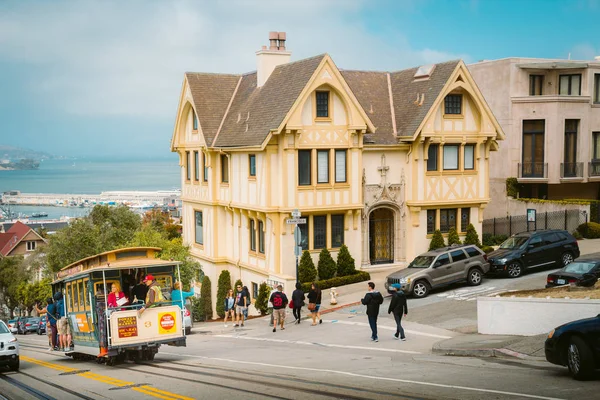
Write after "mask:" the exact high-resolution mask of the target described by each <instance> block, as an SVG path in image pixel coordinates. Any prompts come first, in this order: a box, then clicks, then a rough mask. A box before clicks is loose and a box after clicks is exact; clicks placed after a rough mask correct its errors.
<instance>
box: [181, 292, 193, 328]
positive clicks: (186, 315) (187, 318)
mask: <svg viewBox="0 0 600 400" xmlns="http://www.w3.org/2000/svg"><path fill="white" fill-rule="evenodd" d="M191 309H192V303H191V301H190V300H189V299H188V300H187V301H186V302H185V308H184V309H183V326H184V327H185V334H186V335H189V334H190V332H192V326H194V320H193V319H192V313H191V312H190V310H191Z"/></svg>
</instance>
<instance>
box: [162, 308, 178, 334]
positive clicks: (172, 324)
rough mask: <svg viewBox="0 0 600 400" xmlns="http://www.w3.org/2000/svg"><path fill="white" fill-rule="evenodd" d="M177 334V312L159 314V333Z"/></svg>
mask: <svg viewBox="0 0 600 400" xmlns="http://www.w3.org/2000/svg"><path fill="white" fill-rule="evenodd" d="M175 332H177V318H176V314H175V312H162V313H158V333H159V334H161V335H168V334H172V333H175Z"/></svg>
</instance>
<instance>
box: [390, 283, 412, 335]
mask: <svg viewBox="0 0 600 400" xmlns="http://www.w3.org/2000/svg"><path fill="white" fill-rule="evenodd" d="M401 289H402V288H401V286H400V285H399V284H398V283H394V284H393V285H391V286H390V293H391V295H392V301H391V302H390V307H389V308H388V314H391V313H394V319H395V320H396V333H395V334H394V337H395V338H396V339H398V335H400V339H401V340H402V341H405V340H406V337H405V336H404V328H402V314H404V316H405V317H406V315H407V314H408V304H407V303H406V295H405V294H404V292H403V291H402V290H401Z"/></svg>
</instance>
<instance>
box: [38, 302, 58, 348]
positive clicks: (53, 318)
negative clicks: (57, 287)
mask: <svg viewBox="0 0 600 400" xmlns="http://www.w3.org/2000/svg"><path fill="white" fill-rule="evenodd" d="M46 302H47V303H48V304H47V305H46V307H44V308H42V309H40V308H39V307H38V304H36V305H35V309H36V311H37V312H38V314H43V313H46V320H47V321H48V324H49V326H50V330H49V332H50V342H51V347H50V349H49V351H52V350H58V341H57V334H58V331H57V329H56V322H57V321H58V319H57V315H56V305H55V304H54V299H53V298H52V297H48V299H47V300H46Z"/></svg>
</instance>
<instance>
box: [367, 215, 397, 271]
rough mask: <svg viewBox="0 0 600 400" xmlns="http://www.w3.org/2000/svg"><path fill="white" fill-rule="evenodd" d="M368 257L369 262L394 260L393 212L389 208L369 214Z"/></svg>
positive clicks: (377, 262)
mask: <svg viewBox="0 0 600 400" xmlns="http://www.w3.org/2000/svg"><path fill="white" fill-rule="evenodd" d="M369 259H370V260H371V264H386V263H392V262H394V212H393V211H392V210H390V209H389V208H378V209H376V210H373V212H371V214H370V215H369Z"/></svg>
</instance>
